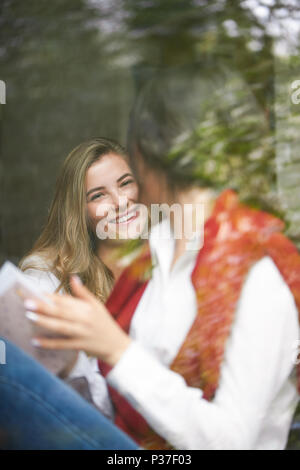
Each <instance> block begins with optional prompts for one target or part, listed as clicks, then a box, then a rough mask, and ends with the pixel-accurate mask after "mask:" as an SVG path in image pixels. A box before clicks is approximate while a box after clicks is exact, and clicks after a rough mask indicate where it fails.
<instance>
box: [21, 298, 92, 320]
mask: <svg viewBox="0 0 300 470" xmlns="http://www.w3.org/2000/svg"><path fill="white" fill-rule="evenodd" d="M47 298H48V299H49V300H50V303H47V302H44V301H42V300H39V299H26V300H25V301H24V306H25V308H26V310H29V311H32V312H37V313H39V314H42V315H46V316H49V317H57V318H61V319H65V320H69V321H74V322H76V321H81V322H84V321H85V319H86V314H85V309H86V303H84V302H82V301H81V300H79V299H74V297H72V296H70V295H61V294H48V295H47Z"/></svg>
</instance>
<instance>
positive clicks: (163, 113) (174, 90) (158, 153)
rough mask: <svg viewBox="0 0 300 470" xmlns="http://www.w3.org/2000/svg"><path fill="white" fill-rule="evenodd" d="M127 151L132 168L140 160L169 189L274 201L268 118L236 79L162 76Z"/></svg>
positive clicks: (147, 92)
mask: <svg viewBox="0 0 300 470" xmlns="http://www.w3.org/2000/svg"><path fill="white" fill-rule="evenodd" d="M128 148H129V154H130V158H131V165H132V166H133V168H134V167H135V163H136V160H137V158H142V160H143V162H144V164H145V165H146V166H148V167H150V168H155V169H156V170H157V171H160V172H163V173H164V175H165V176H166V179H167V182H168V184H169V186H170V187H179V188H181V187H186V186H189V185H194V184H197V185H200V186H202V187H210V188H214V189H223V188H225V187H231V188H232V189H235V190H237V191H238V192H239V193H240V196H241V197H242V198H244V199H245V200H247V199H248V200H252V201H255V200H257V201H258V200H259V201H260V202H262V201H264V203H265V204H267V205H268V204H269V203H270V201H273V200H274V196H275V164H274V145H273V139H272V130H271V126H270V119H269V114H268V110H267V109H264V108H263V107H262V106H261V104H260V103H259V102H258V100H257V99H256V97H255V93H254V90H252V89H251V87H250V85H248V84H247V83H246V81H245V80H244V79H243V77H241V75H239V74H238V73H237V72H236V73H235V72H233V71H228V70H226V69H224V68H218V69H217V68H215V69H213V70H212V69H209V70H204V69H201V67H190V68H185V69H172V70H171V69H168V70H167V71H158V72H157V74H156V76H155V77H152V78H151V80H149V82H148V83H146V84H145V85H144V86H143V87H142V89H141V91H140V93H139V95H138V96H137V99H136V102H135V105H134V108H133V111H132V114H131V121H130V127H129V133H128ZM141 184H142V181H141Z"/></svg>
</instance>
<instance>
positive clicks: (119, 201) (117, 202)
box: [111, 191, 128, 212]
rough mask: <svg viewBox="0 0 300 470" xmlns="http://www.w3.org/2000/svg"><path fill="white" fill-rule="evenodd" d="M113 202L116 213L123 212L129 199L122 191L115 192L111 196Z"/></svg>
mask: <svg viewBox="0 0 300 470" xmlns="http://www.w3.org/2000/svg"><path fill="white" fill-rule="evenodd" d="M111 200H112V204H113V206H114V208H115V210H116V211H118V212H122V211H123V210H124V209H126V207H127V204H128V198H127V197H126V196H124V194H122V193H121V191H114V193H112V194H111Z"/></svg>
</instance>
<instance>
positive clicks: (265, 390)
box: [107, 220, 299, 449]
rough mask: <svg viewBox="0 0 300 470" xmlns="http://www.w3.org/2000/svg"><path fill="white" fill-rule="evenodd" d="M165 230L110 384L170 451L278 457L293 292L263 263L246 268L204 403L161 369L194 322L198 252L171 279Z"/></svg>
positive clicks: (287, 389)
mask: <svg viewBox="0 0 300 470" xmlns="http://www.w3.org/2000/svg"><path fill="white" fill-rule="evenodd" d="M166 224H168V222H167V221H166V220H165V221H163V222H162V223H161V224H159V225H158V226H156V227H154V229H153V230H152V233H151V236H150V247H151V254H152V258H153V261H154V264H155V267H154V269H153V271H152V278H151V280H150V281H149V283H148V285H147V287H146V289H145V292H144V294H143V296H142V298H141V300H140V303H139V304H138V307H137V309H136V311H135V313H134V316H133V319H132V322H131V326H130V336H131V337H132V338H133V341H132V343H131V345H130V346H129V348H128V349H127V350H126V351H125V353H124V354H123V356H122V357H121V359H120V360H119V362H118V363H117V364H116V365H115V367H114V368H113V369H112V370H111V371H110V372H109V374H108V376H107V380H108V382H109V383H110V385H112V386H113V387H114V388H115V389H117V390H118V391H119V392H120V393H121V394H122V395H123V396H124V397H125V398H126V399H127V400H128V401H129V402H130V403H131V404H132V405H133V406H134V407H135V408H136V409H137V411H139V412H140V413H141V414H142V415H143V417H144V418H145V419H146V420H147V421H148V422H149V424H150V425H151V426H152V428H153V429H154V430H155V431H156V432H157V433H158V434H160V435H161V436H162V437H163V438H165V439H166V440H167V441H168V442H169V443H170V444H171V445H172V446H174V447H175V448H176V449H283V448H284V447H285V445H286V441H287V436H288V431H289V428H290V424H291V420H292V417H293V414H294V411H295V408H296V405H297V402H298V394H297V389H296V381H295V376H294V375H295V374H294V372H295V366H294V362H293V361H294V357H295V347H296V345H297V344H298V343H297V342H299V326H298V312H297V308H296V305H295V302H294V298H293V296H292V293H291V291H290V290H289V288H288V286H287V284H286V283H285V281H284V280H283V278H282V276H281V274H280V273H279V271H278V269H277V267H276V265H275V264H274V262H273V260H272V259H271V258H270V257H267V256H266V257H264V258H262V259H261V260H260V261H258V262H257V263H256V264H255V265H254V266H253V267H252V268H251V270H250V272H249V274H248V276H247V279H246V281H245V283H244V286H243V288H242V292H241V296H240V299H239V302H238V307H237V310H236V312H235V320H234V322H233V326H232V332H231V335H230V337H229V339H228V342H227V344H226V349H225V357H224V361H223V364H222V367H221V376H220V383H219V387H218V390H217V392H216V395H215V398H214V399H213V401H212V402H208V401H207V400H205V399H204V398H202V391H201V390H200V389H197V388H193V387H189V386H187V384H186V382H185V380H184V379H183V377H182V376H180V375H179V374H177V373H175V372H173V371H171V370H170V369H169V366H170V364H171V362H172V361H173V359H174V358H175V357H176V355H177V353H178V351H179V349H180V346H181V345H182V343H183V341H184V339H185V337H186V335H187V333H188V331H189V329H190V327H191V326H192V323H193V321H194V319H195V316H196V313H197V305H196V298H195V291H194V288H193V285H192V283H191V278H190V276H191V273H192V270H193V267H194V264H195V259H196V254H197V252H192V251H188V252H186V253H184V254H183V255H182V256H181V258H179V260H178V262H176V264H175V266H174V268H173V269H172V270H171V271H170V264H171V260H172V256H173V250H174V240H173V239H172V238H171V239H169V240H164V239H163V236H161V234H164V233H167V232H168V230H169V226H168V225H166ZM158 233H160V235H159V236H157V234H158Z"/></svg>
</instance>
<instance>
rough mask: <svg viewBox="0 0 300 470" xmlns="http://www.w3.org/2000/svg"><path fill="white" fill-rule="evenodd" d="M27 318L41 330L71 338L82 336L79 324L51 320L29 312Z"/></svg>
mask: <svg viewBox="0 0 300 470" xmlns="http://www.w3.org/2000/svg"><path fill="white" fill-rule="evenodd" d="M26 316H27V318H28V319H29V320H30V321H32V322H33V323H34V324H35V325H37V326H39V327H41V328H46V329H47V330H49V331H52V332H53V333H57V334H60V335H63V336H69V337H72V338H74V337H79V336H81V335H82V326H81V325H78V324H77V323H73V322H69V321H65V320H60V319H58V318H50V317H46V316H42V315H38V314H36V313H32V312H27V313H26Z"/></svg>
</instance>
